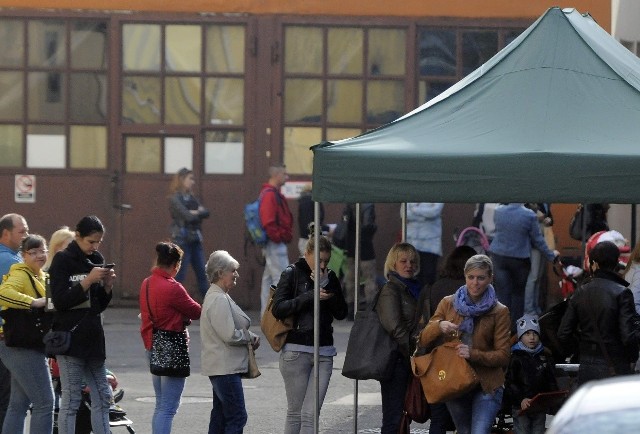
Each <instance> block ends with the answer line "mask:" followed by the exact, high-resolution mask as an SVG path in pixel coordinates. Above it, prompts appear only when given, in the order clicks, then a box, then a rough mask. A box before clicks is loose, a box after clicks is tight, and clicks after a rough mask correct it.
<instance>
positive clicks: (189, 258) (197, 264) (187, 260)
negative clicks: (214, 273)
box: [176, 241, 209, 299]
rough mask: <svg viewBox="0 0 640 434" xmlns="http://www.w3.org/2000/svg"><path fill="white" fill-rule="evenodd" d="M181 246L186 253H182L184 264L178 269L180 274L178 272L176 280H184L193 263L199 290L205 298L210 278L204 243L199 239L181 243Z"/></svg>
mask: <svg viewBox="0 0 640 434" xmlns="http://www.w3.org/2000/svg"><path fill="white" fill-rule="evenodd" d="M180 248H181V249H182V250H183V252H184V255H182V266H181V267H180V270H178V274H176V280H177V281H178V282H180V283H182V282H184V279H185V277H186V274H187V267H188V266H189V264H191V266H192V267H193V271H194V272H195V273H196V279H198V290H199V291H200V295H202V298H203V299H204V296H205V295H206V294H207V291H208V290H209V279H207V273H206V271H205V269H204V263H205V260H204V250H203V248H202V243H201V242H199V241H196V242H193V243H184V244H180Z"/></svg>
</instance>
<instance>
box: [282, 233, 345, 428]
mask: <svg viewBox="0 0 640 434" xmlns="http://www.w3.org/2000/svg"><path fill="white" fill-rule="evenodd" d="M309 232H310V233H309V241H307V245H306V247H305V250H304V256H303V257H302V258H300V259H299V260H298V261H297V262H295V263H294V264H292V265H290V266H288V267H287V268H286V269H285V270H284V271H283V272H282V276H281V277H280V281H279V282H278V285H277V288H276V291H275V294H274V296H273V307H272V312H273V315H274V316H275V317H276V318H278V319H284V318H287V317H289V316H294V317H295V318H296V320H295V321H296V324H297V326H296V328H295V329H294V330H291V331H290V332H289V333H288V334H287V339H286V341H285V344H284V346H283V347H282V352H281V353H280V374H282V379H283V380H284V388H285V393H286V395H287V417H286V419H285V427H284V433H285V434H298V433H313V425H314V410H315V399H314V396H315V384H314V378H313V367H314V364H313V353H314V344H313V336H314V326H313V325H314V320H313V300H314V280H315V279H316V276H314V273H313V269H314V268H315V254H314V249H315V239H314V234H313V225H310V231H309ZM318 247H319V251H320V254H319V258H318V262H319V263H320V273H321V274H320V276H317V279H318V284H319V287H320V319H319V322H320V330H319V331H320V350H319V351H320V354H319V366H318V371H319V388H320V390H319V396H320V407H321V406H322V403H323V401H324V397H325V395H326V394H327V389H328V388H329V380H330V379H331V372H332V370H333V357H334V356H335V355H336V353H337V352H336V348H335V347H334V345H333V328H332V326H331V324H332V322H333V319H334V318H335V319H344V318H346V316H347V302H346V301H345V299H344V295H343V294H342V287H341V286H340V281H339V280H338V276H336V274H335V273H334V272H333V271H332V270H329V269H328V268H327V264H328V263H329V259H331V243H330V242H329V240H328V239H327V238H326V237H324V236H320V242H319V246H318Z"/></svg>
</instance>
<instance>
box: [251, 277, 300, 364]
mask: <svg viewBox="0 0 640 434" xmlns="http://www.w3.org/2000/svg"><path fill="white" fill-rule="evenodd" d="M293 273H294V276H295V278H294V283H293V284H294V297H295V295H296V294H297V292H298V273H297V270H295V269H294V270H293ZM275 293H276V286H275V285H271V286H270V287H269V302H268V303H267V307H266V309H265V310H264V313H263V314H262V318H260V330H262V333H263V334H264V337H265V338H266V339H267V342H269V345H271V348H273V351H276V352H279V351H280V350H281V349H282V347H283V346H284V343H285V342H286V340H287V334H288V333H289V331H290V330H291V329H293V326H294V323H295V320H294V317H293V316H289V317H287V318H285V319H283V320H279V319H278V318H276V317H275V316H273V313H272V312H271V308H272V306H273V296H274V294H275Z"/></svg>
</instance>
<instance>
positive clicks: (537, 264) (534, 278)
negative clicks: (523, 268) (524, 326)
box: [516, 248, 546, 320]
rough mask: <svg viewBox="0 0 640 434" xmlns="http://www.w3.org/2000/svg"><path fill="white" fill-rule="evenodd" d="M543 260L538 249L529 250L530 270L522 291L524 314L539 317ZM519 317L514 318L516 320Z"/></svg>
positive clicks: (544, 264)
mask: <svg viewBox="0 0 640 434" xmlns="http://www.w3.org/2000/svg"><path fill="white" fill-rule="evenodd" d="M545 266H546V263H545V258H544V257H543V256H542V252H541V251H540V250H538V249H534V248H532V249H531V270H530V271H529V276H528V277H527V284H526V286H525V289H524V313H528V314H531V315H540V314H541V313H542V309H541V308H540V306H539V304H538V299H539V297H540V285H541V282H542V279H543V277H544V274H545V273H544V272H545ZM518 318H520V317H516V320H517V319H518Z"/></svg>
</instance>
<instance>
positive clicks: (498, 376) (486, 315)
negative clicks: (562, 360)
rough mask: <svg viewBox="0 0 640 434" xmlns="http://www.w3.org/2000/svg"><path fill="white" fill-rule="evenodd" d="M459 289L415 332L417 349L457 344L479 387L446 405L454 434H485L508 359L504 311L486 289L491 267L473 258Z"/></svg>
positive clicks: (501, 390) (499, 402)
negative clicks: (451, 342)
mask: <svg viewBox="0 0 640 434" xmlns="http://www.w3.org/2000/svg"><path fill="white" fill-rule="evenodd" d="M464 276H465V285H463V286H461V287H460V288H458V290H457V291H456V292H455V293H454V294H453V295H449V296H447V297H444V298H443V299H442V301H440V303H439V304H438V307H437V308H436V311H435V313H434V314H433V316H432V317H431V320H430V321H429V323H428V324H427V326H426V327H425V328H424V329H423V330H422V332H420V346H421V347H432V346H433V345H434V344H437V343H439V342H443V341H445V342H448V341H459V343H458V345H457V355H458V356H459V357H462V358H464V359H466V360H467V361H468V362H469V364H470V365H471V367H473V369H474V370H475V372H476V375H477V377H478V379H479V381H480V384H479V385H478V386H477V387H476V388H474V389H473V390H471V391H470V392H467V393H466V394H464V395H462V396H460V397H457V398H454V399H451V400H450V401H447V403H446V404H447V408H448V409H449V412H450V413H451V417H452V418H453V422H454V423H455V425H456V430H457V432H458V434H489V433H490V432H491V426H492V425H493V423H494V422H495V418H496V415H497V414H498V411H499V410H500V408H501V406H502V395H503V393H504V380H505V370H506V368H507V366H508V365H509V358H510V356H511V333H510V318H509V309H508V308H507V307H506V306H505V305H503V304H502V303H500V302H499V301H498V299H497V297H496V292H495V290H494V288H493V286H492V285H491V279H492V277H493V263H492V262H491V259H489V257H488V256H486V255H474V256H472V257H471V258H469V259H468V260H467V262H466V264H465V266H464Z"/></svg>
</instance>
